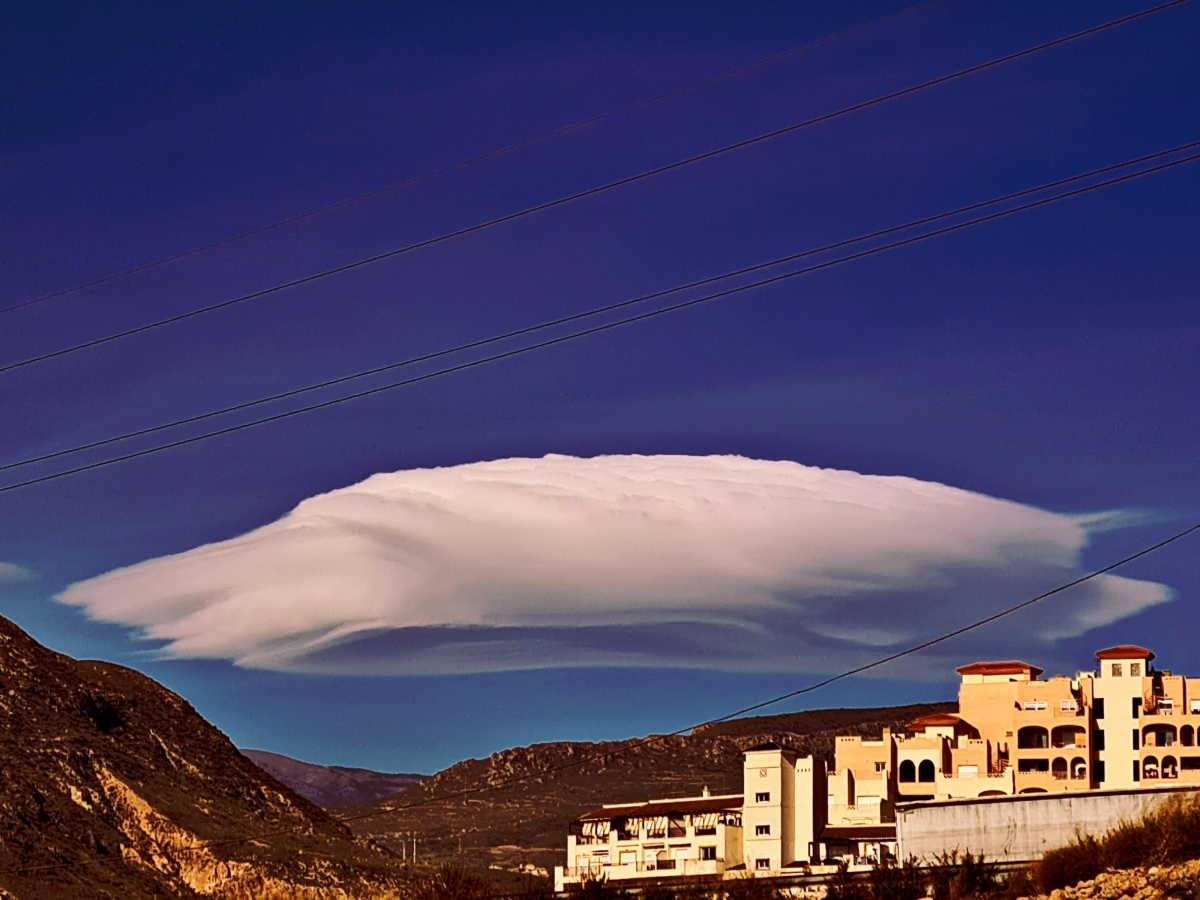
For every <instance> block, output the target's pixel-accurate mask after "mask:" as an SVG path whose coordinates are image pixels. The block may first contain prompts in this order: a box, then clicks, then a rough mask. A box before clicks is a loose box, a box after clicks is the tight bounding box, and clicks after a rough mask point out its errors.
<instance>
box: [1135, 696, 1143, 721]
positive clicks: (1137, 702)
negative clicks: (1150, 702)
mask: <svg viewBox="0 0 1200 900" xmlns="http://www.w3.org/2000/svg"><path fill="white" fill-rule="evenodd" d="M1141 711H1142V698H1141V697H1134V698H1133V717H1134V718H1135V719H1136V718H1137V717H1138V714H1139V713H1140V712H1141Z"/></svg>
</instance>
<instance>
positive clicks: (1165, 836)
mask: <svg viewBox="0 0 1200 900" xmlns="http://www.w3.org/2000/svg"><path fill="white" fill-rule="evenodd" d="M1189 859H1200V797H1193V798H1191V799H1184V798H1182V797H1172V798H1171V799H1170V800H1168V801H1167V802H1166V803H1164V804H1163V805H1162V806H1161V807H1159V808H1158V809H1157V810H1155V811H1153V812H1151V813H1149V814H1147V815H1146V816H1145V817H1143V818H1142V820H1141V821H1139V822H1128V823H1126V824H1123V825H1120V826H1118V827H1117V828H1114V829H1113V830H1112V831H1110V832H1109V833H1108V834H1107V835H1105V836H1104V838H1103V839H1101V840H1096V839H1095V838H1092V837H1081V838H1077V839H1076V840H1074V841H1072V842H1071V843H1070V844H1069V845H1068V846H1066V847H1062V848H1060V849H1058V850H1051V851H1049V852H1048V853H1047V854H1046V855H1045V857H1043V859H1042V861H1041V863H1039V864H1038V866H1037V867H1036V871H1037V880H1038V883H1039V884H1040V886H1041V888H1042V890H1043V891H1047V892H1048V891H1052V890H1054V889H1055V888H1062V887H1066V886H1068V885H1072V884H1076V883H1077V882H1080V881H1086V880H1088V879H1089V878H1095V877H1096V876H1097V875H1098V874H1100V873H1101V872H1103V871H1104V870H1105V869H1135V868H1138V867H1139V866H1162V865H1171V864H1173V863H1179V862H1184V861H1186V860H1189Z"/></svg>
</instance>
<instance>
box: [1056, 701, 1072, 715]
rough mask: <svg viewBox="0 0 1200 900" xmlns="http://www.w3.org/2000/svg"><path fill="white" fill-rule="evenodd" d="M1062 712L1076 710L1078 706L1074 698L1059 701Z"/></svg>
mask: <svg viewBox="0 0 1200 900" xmlns="http://www.w3.org/2000/svg"><path fill="white" fill-rule="evenodd" d="M1058 709H1059V711H1060V712H1075V709H1076V706H1075V701H1074V700H1060V701H1059V702H1058Z"/></svg>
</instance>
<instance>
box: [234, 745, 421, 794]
mask: <svg viewBox="0 0 1200 900" xmlns="http://www.w3.org/2000/svg"><path fill="white" fill-rule="evenodd" d="M242 755H243V756H248V757H249V758H250V759H252V760H253V761H254V762H255V763H256V764H257V765H258V766H260V767H261V768H263V769H265V770H266V771H267V772H270V773H271V774H272V775H274V776H275V777H276V778H278V779H279V780H280V781H282V782H283V783H284V784H286V785H287V786H288V787H290V788H291V789H292V790H293V791H295V792H296V793H297V794H299V795H300V796H301V797H307V798H308V799H309V800H311V801H312V802H313V803H317V804H319V805H321V806H328V805H329V804H332V803H362V802H364V801H368V800H377V799H379V798H380V797H386V796H387V795H388V794H394V793H396V791H402V790H404V789H405V788H409V787H412V786H413V785H414V784H418V783H420V782H421V781H422V780H423V779H425V778H426V777H427V776H425V775H414V774H407V773H395V774H393V773H388V772H372V771H371V770H370V769H351V768H347V767H345V766H318V765H317V764H316V763H306V762H301V761H300V760H298V759H292V758H291V757H290V756H283V755H282V754H280V753H269V752H267V751H266V750H243V751H242Z"/></svg>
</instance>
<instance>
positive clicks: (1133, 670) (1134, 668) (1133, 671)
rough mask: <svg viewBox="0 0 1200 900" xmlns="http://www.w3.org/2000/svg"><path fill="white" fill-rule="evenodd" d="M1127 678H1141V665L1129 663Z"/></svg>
mask: <svg viewBox="0 0 1200 900" xmlns="http://www.w3.org/2000/svg"><path fill="white" fill-rule="evenodd" d="M1129 676H1130V677H1131V678H1140V677H1141V676H1142V664H1141V663H1130V664H1129Z"/></svg>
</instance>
